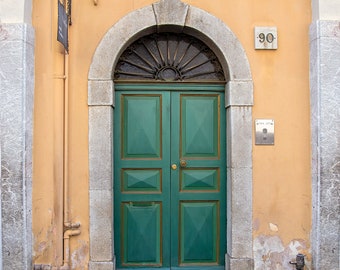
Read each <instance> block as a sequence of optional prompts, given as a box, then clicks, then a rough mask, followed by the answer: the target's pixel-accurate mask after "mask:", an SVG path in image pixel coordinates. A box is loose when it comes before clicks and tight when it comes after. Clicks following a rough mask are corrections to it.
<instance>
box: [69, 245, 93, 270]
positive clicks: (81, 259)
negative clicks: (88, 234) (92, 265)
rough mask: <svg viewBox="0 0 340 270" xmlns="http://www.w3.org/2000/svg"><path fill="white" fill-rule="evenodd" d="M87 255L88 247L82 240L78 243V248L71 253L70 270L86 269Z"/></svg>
mask: <svg viewBox="0 0 340 270" xmlns="http://www.w3.org/2000/svg"><path fill="white" fill-rule="evenodd" d="M88 255H89V245H88V243H87V242H86V241H84V240H79V241H78V248H77V249H76V250H74V251H73V252H72V255H71V266H72V269H79V270H85V269H87V262H88Z"/></svg>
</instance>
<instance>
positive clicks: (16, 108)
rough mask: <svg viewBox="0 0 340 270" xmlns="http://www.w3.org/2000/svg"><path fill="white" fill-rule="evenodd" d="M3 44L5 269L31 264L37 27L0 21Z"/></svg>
mask: <svg viewBox="0 0 340 270" xmlns="http://www.w3.org/2000/svg"><path fill="white" fill-rule="evenodd" d="M0 48H1V50H0V59H1V61H0V142H1V145H0V148H1V183H0V187H1V201H0V202H1V213H2V218H1V223H2V224H1V227H0V228H1V233H2V237H1V240H2V243H1V245H0V247H2V269H3V270H10V269H31V268H32V214H31V213H32V203H31V201H32V198H31V196H32V195H31V194H32V192H31V187H32V133H33V130H32V128H33V127H32V120H33V92H34V31H33V28H32V27H31V26H30V25H27V24H23V23H17V24H0ZM0 268H1V267H0Z"/></svg>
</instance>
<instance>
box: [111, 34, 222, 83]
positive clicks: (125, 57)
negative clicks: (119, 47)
mask: <svg viewBox="0 0 340 270" xmlns="http://www.w3.org/2000/svg"><path fill="white" fill-rule="evenodd" d="M113 76H114V79H115V80H119V81H121V80H122V81H125V80H129V81H133V80H138V81H150V80H153V81H154V80H156V81H173V82H175V81H177V82H185V81H200V82H202V81H215V82H221V81H225V77H224V73H223V69H222V66H221V64H220V62H219V61H218V59H217V57H216V55H215V54H214V52H213V51H212V50H211V49H209V48H208V47H207V46H206V45H205V44H204V43H203V42H202V41H200V40H198V39H197V38H195V37H193V36H189V35H185V34H175V33H158V34H152V35H149V36H145V37H142V38H141V39H139V40H137V41H135V42H134V43H133V44H131V45H130V46H129V47H128V48H127V49H126V50H125V51H124V52H123V54H122V55H121V56H120V58H119V61H118V63H117V65H116V69H115V71H114V74H113Z"/></svg>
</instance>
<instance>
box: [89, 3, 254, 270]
mask: <svg viewBox="0 0 340 270" xmlns="http://www.w3.org/2000/svg"><path fill="white" fill-rule="evenodd" d="M169 30H171V31H176V32H183V33H187V34H191V35H194V36H196V37H197V38H199V39H201V40H202V41H203V42H205V43H206V44H207V45H208V46H210V48H211V49H212V50H213V51H214V53H215V54H216V55H217V56H218V58H219V60H220V62H221V64H222V67H223V69H224V71H227V72H228V78H229V81H228V82H227V84H226V89H225V96H226V114H227V115H226V119H227V122H228V125H227V164H226V166H227V175H228V177H227V193H228V194H227V216H228V218H227V253H226V269H235V270H236V269H242V270H244V269H252V265H253V259H252V106H253V82H252V77H251V72H250V66H249V62H248V59H247V57H246V54H245V51H244V49H243V47H242V45H241V43H240V42H239V40H238V39H237V37H236V36H235V35H234V34H233V32H232V31H231V30H230V29H229V28H228V27H227V26H226V25H225V24H224V23H223V22H222V21H221V20H219V19H218V18H216V17H214V16H212V15H211V14H209V13H207V12H205V11H203V10H201V9H199V8H196V7H193V6H190V5H188V4H185V3H182V2H181V1H179V0H161V1H159V2H156V3H154V4H152V5H149V6H146V7H144V8H141V9H138V10H135V11H133V12H131V13H129V14H128V15H126V16H125V17H123V18H122V19H121V20H120V21H118V22H117V23H116V24H115V25H113V26H112V27H111V28H110V29H109V30H108V32H107V33H106V34H105V36H104V37H103V39H102V40H101V41H100V43H99V45H98V47H97V49H96V51H95V54H94V56H93V59H92V63H91V66H90V70H89V74H88V105H89V182H90V183H89V186H90V188H89V196H90V206H89V207H90V262H89V269H90V270H94V269H115V257H114V250H113V244H112V243H113V215H112V211H113V210H112V205H113V192H112V189H113V187H112V183H113V181H112V179H113V167H112V164H113V149H114V145H113V143H112V137H113V133H112V131H113V126H114V123H113V113H114V106H115V102H114V83H113V80H112V71H113V69H114V67H115V65H116V63H117V61H118V59H119V56H120V54H121V53H122V52H123V51H124V49H125V48H126V47H127V46H128V45H129V44H131V43H132V42H133V41H135V40H136V39H138V38H140V37H141V36H144V35H147V34H151V33H154V32H162V31H169ZM245 197H247V198H248V200H244V198H245Z"/></svg>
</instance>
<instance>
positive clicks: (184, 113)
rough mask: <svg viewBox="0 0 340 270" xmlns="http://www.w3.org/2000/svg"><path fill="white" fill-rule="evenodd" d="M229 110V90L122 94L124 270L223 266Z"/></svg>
mask: <svg viewBox="0 0 340 270" xmlns="http://www.w3.org/2000/svg"><path fill="white" fill-rule="evenodd" d="M214 89H216V88H214ZM221 90H223V88H221ZM224 114H225V111H224V97H223V92H204V91H200V92H191V91H185V92H177V91H152V90H150V91H147V92H146V91H145V92H138V91H135V92H133V91H131V90H130V91H117V92H116V108H115V146H116V147H115V170H114V171H115V175H114V178H115V183H114V196H115V199H114V202H115V206H114V211H115V222H114V224H115V230H114V231H115V253H116V260H117V267H118V269H119V268H125V269H128V268H135V267H138V268H141V269H142V268H147V269H150V268H152V267H157V268H162V269H183V270H185V269H189V268H190V269H220V268H221V269H223V266H222V265H223V264H224V253H225V240H224V239H225V223H226V221H225V220H226V217H225V183H226V181H225V177H226V175H225V131H224V130H225V128H221V123H224V122H225V116H224ZM223 126H224V124H223ZM118 145H119V146H120V147H117V146H118ZM171 168H172V169H171ZM219 265H220V266H221V267H219Z"/></svg>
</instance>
